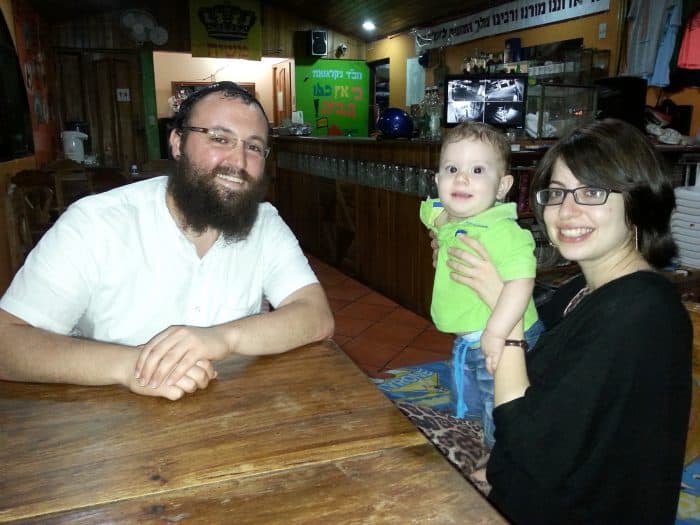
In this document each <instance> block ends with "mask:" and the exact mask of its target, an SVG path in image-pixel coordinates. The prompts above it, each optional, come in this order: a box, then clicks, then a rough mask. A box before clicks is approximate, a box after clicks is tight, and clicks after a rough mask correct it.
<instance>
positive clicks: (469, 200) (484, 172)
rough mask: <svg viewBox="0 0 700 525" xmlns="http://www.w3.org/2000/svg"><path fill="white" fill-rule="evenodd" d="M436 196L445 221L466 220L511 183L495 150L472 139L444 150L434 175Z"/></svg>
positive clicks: (484, 208) (500, 195)
mask: <svg viewBox="0 0 700 525" xmlns="http://www.w3.org/2000/svg"><path fill="white" fill-rule="evenodd" d="M435 181H436V183H437V188H438V195H439V197H440V200H441V201H442V205H443V207H444V208H445V210H446V211H447V213H448V215H449V220H457V219H466V218H468V217H473V216H474V215H477V214H478V213H481V212H482V211H485V210H487V209H488V208H490V207H492V206H493V205H494V203H495V202H496V199H502V198H504V197H505V195H506V194H507V193H508V190H509V189H510V186H511V185H512V183H513V178H512V177H511V176H510V175H505V166H504V164H503V161H502V160H501V159H500V157H499V156H498V153H497V151H496V148H494V147H493V146H491V145H490V144H488V143H487V142H482V141H480V140H476V139H464V140H460V141H457V142H451V143H449V144H447V145H446V146H445V148H444V149H443V152H442V156H441V157H440V169H439V171H438V172H437V174H436V175H435Z"/></svg>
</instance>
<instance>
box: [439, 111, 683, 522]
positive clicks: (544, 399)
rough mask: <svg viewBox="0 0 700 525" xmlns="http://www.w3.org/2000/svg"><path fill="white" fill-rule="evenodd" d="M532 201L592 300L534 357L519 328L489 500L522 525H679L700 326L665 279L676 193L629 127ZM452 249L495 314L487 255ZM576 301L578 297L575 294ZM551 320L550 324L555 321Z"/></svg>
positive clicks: (598, 127)
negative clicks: (695, 329)
mask: <svg viewBox="0 0 700 525" xmlns="http://www.w3.org/2000/svg"><path fill="white" fill-rule="evenodd" d="M531 201H532V202H533V203H535V204H536V205H535V206H534V209H535V214H536V216H537V218H538V220H539V221H540V222H541V223H543V224H544V225H545V227H546V232H547V235H548V237H549V240H550V242H551V243H552V244H553V245H555V246H556V247H557V248H558V249H559V251H560V252H561V254H562V256H563V257H565V258H566V259H568V260H571V261H575V262H577V263H578V264H579V266H580V268H581V270H582V273H583V276H584V278H585V287H583V288H581V289H580V290H578V292H576V293H573V294H572V293H571V289H570V288H571V287H569V289H567V290H562V291H561V293H562V294H564V293H569V297H567V298H566V300H565V301H563V302H562V297H561V296H559V297H555V298H554V301H555V303H558V304H566V307H565V308H564V311H563V312H561V314H560V315H559V319H558V320H556V321H554V322H552V321H550V325H551V326H548V331H547V332H546V333H545V334H543V335H542V336H541V337H540V340H539V341H538V343H537V346H536V347H535V348H534V349H532V350H531V351H530V352H528V353H527V354H526V353H525V350H524V349H523V347H522V346H524V345H521V341H522V339H523V332H522V327H516V329H515V330H514V331H513V332H512V333H511V336H510V341H508V342H507V344H506V346H504V348H503V350H502V352H501V353H500V355H497V356H495V357H494V358H492V359H490V362H489V366H490V367H491V370H492V371H493V373H494V381H495V406H496V408H495V410H494V414H493V415H494V421H495V425H496V432H495V438H496V445H495V447H494V449H493V451H492V453H491V456H490V459H489V462H488V465H487V479H488V481H489V483H490V484H491V487H492V489H491V492H490V494H489V498H490V500H491V501H492V502H493V503H494V504H495V505H496V507H497V508H499V509H500V510H501V511H502V512H503V513H504V514H505V515H506V516H507V517H508V518H509V519H511V520H512V521H513V522H515V523H537V524H542V523H596V524H597V523H615V524H620V523H653V524H659V523H673V521H674V519H675V515H676V507H677V503H678V493H679V488H680V478H681V472H682V468H683V454H684V449H685V439H686V432H687V424H688V415H689V410H690V388H691V344H692V326H691V324H690V321H689V317H688V314H687V312H686V310H685V308H684V306H683V304H682V302H681V299H680V296H679V294H678V292H677V290H676V288H675V286H674V285H673V284H672V283H671V282H670V281H669V280H668V279H667V278H666V277H664V276H663V275H661V274H659V273H657V272H656V271H655V269H658V268H661V267H663V266H665V265H666V264H667V263H668V262H669V261H670V259H671V257H672V256H673V255H674V254H675V250H676V248H675V244H674V242H673V239H672V238H671V234H670V230H669V220H670V215H671V212H672V210H673V207H674V195H673V188H672V187H671V184H670V181H669V180H668V179H667V177H666V176H665V174H664V171H663V166H662V162H661V160H660V159H659V156H658V155H657V153H656V152H655V150H654V148H653V147H652V146H651V145H650V144H649V143H648V142H647V140H646V138H645V137H644V136H643V135H642V134H641V133H640V132H639V131H637V130H636V129H635V128H633V127H632V126H630V125H628V124H626V123H624V122H621V121H617V120H612V119H610V120H604V121H596V122H593V123H591V124H588V125H586V126H584V127H582V128H579V129H577V130H575V131H573V132H571V133H570V134H569V135H568V136H566V137H565V138H563V139H561V140H560V141H559V142H558V143H556V144H555V145H554V146H553V147H552V148H550V150H549V151H548V152H547V153H546V154H545V156H544V157H543V159H542V161H541V163H540V165H539V167H538V169H537V172H536V174H535V176H534V179H533V182H532V188H531ZM465 243H466V244H467V245H468V246H470V247H471V248H472V249H473V250H474V252H471V253H469V252H468V251H466V250H453V251H452V255H453V256H454V257H456V258H457V259H458V260H456V261H453V262H452V263H451V266H452V268H453V269H454V270H455V271H456V272H457V274H456V275H455V280H457V281H460V282H463V283H465V284H467V285H470V286H472V287H474V288H475V290H476V291H477V292H478V293H479V294H480V295H481V296H482V297H483V298H484V300H485V301H487V302H489V303H492V302H493V300H494V297H497V292H498V291H499V290H500V286H501V284H500V282H499V279H498V278H497V276H496V274H495V270H493V267H492V266H491V265H490V263H489V261H488V255H487V254H486V252H485V251H484V250H483V249H482V248H481V247H479V246H478V243H476V242H474V241H469V240H465ZM574 292H575V290H574ZM548 317H549V316H548Z"/></svg>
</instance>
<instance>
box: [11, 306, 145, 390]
mask: <svg viewBox="0 0 700 525" xmlns="http://www.w3.org/2000/svg"><path fill="white" fill-rule="evenodd" d="M0 333H1V335H0V379H3V380H6V381H24V382H37V383H71V384H78V385H110V384H126V381H127V377H128V376H127V374H128V373H130V372H131V370H133V366H134V363H135V362H136V359H137V357H138V353H137V352H136V351H134V349H132V348H130V347H125V346H120V345H114V344H109V343H102V342H98V341H91V340H88V339H80V338H75V337H69V336H65V335H60V334H54V333H51V332H48V331H46V330H42V329H40V328H35V327H33V326H30V325H28V324H26V323H22V322H19V321H18V320H16V318H13V317H12V316H10V314H8V313H7V312H4V311H1V310H0Z"/></svg>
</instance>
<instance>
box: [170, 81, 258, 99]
mask: <svg viewBox="0 0 700 525" xmlns="http://www.w3.org/2000/svg"><path fill="white" fill-rule="evenodd" d="M171 84H172V89H173V96H176V97H179V98H187V97H188V96H190V95H191V94H192V93H194V92H195V91H197V90H200V89H202V88H203V87H206V86H208V85H210V84H212V82H187V81H182V80H178V81H173V82H172V83H171ZM237 84H238V85H239V86H241V87H242V88H243V89H245V90H246V91H248V93H250V94H251V95H253V96H255V83H254V82H237Z"/></svg>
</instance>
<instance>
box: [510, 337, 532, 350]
mask: <svg viewBox="0 0 700 525" xmlns="http://www.w3.org/2000/svg"><path fill="white" fill-rule="evenodd" d="M503 344H504V346H519V347H520V348H522V349H523V350H525V351H526V352H527V349H528V348H530V346H529V345H528V344H527V341H525V339H506V342H505V343H503Z"/></svg>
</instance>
